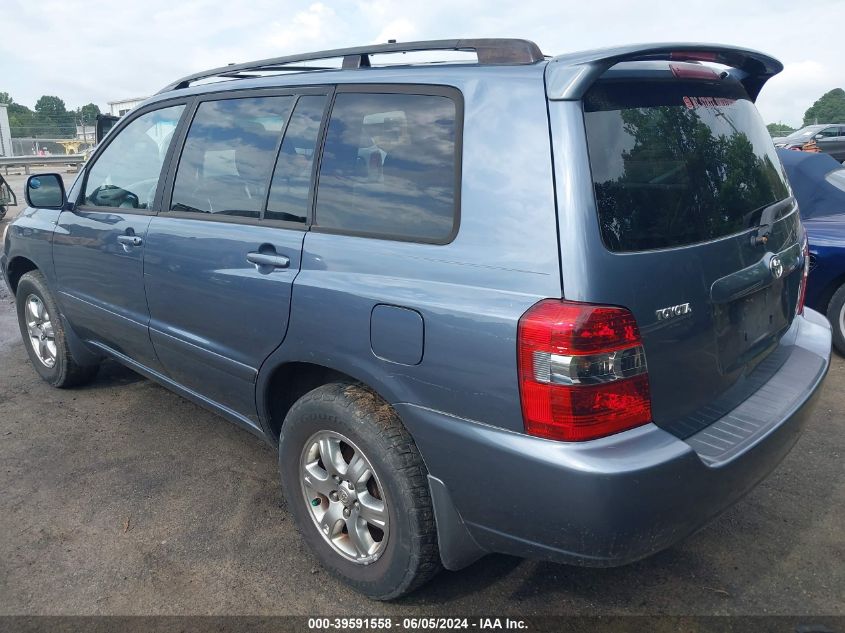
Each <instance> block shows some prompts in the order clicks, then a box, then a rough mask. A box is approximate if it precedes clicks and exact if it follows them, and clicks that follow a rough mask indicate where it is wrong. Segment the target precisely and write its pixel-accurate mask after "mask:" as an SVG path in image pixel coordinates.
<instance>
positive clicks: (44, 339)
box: [15, 270, 99, 388]
mask: <svg viewBox="0 0 845 633" xmlns="http://www.w3.org/2000/svg"><path fill="white" fill-rule="evenodd" d="M15 302H16V304H17V311H18V324H19V325H20V329H21V335H22V336H23V340H24V344H25V345H26V351H27V352H28V353H29V359H30V361H32V365H33V367H35V371H37V372H38V374H39V375H40V376H41V377H42V378H43V379H44V380H45V381H47V382H48V383H50V384H51V385H52V386H54V387H60V388H63V387H73V386H76V385H81V384H83V383H85V382H88V381H90V380H91V379H92V378H93V377H94V376H95V375H96V373H97V369H98V367H99V366H98V365H93V366H91V365H86V366H83V365H80V364H79V363H77V362H76V359H74V357H73V354H72V353H71V351H70V348H69V347H68V344H67V338H66V336H65V329H64V326H63V324H62V319H61V315H60V314H59V307H58V306H57V305H56V301H55V299H54V298H53V294H52V293H51V292H50V289H49V288H48V287H47V282H46V280H45V279H44V275H42V274H41V273H40V272H39V271H37V270H33V271H30V272H28V273H26V274H25V275H24V276H23V277H21V278H20V281H19V282H18V288H17V291H16V292H15Z"/></svg>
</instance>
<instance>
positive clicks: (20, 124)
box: [9, 103, 40, 138]
mask: <svg viewBox="0 0 845 633" xmlns="http://www.w3.org/2000/svg"><path fill="white" fill-rule="evenodd" d="M9 127H10V128H11V132H12V136H13V137H14V138H20V137H29V136H35V135H36V134H39V132H40V124H39V123H38V122H37V121H36V119H35V112H33V111H32V110H30V109H29V108H27V107H26V106H24V105H21V104H19V103H11V104H10V105H9Z"/></svg>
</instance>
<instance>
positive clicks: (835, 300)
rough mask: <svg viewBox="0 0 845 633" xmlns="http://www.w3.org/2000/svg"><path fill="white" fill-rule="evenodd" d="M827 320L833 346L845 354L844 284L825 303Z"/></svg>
mask: <svg viewBox="0 0 845 633" xmlns="http://www.w3.org/2000/svg"><path fill="white" fill-rule="evenodd" d="M827 320H828V321H830V326H831V329H832V331H833V346H834V347H835V348H836V349H837V350H839V353H840V354H843V355H845V285H842V286H840V287H839V290H837V291H836V292H835V293H833V297H831V299H830V303H829V304H828V305H827Z"/></svg>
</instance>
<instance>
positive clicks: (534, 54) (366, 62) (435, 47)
mask: <svg viewBox="0 0 845 633" xmlns="http://www.w3.org/2000/svg"><path fill="white" fill-rule="evenodd" d="M417 51H475V53H476V55H477V56H478V63H479V64H481V65H492V64H501V65H521V64H533V63H535V62H539V61H542V60H543V59H545V58H544V56H543V53H542V52H541V51H540V48H539V47H538V46H537V45H536V44H535V43H534V42H531V41H529V40H518V39H504V38H501V39H493V38H491V39H465V40H429V41H421V42H400V43H397V42H394V41H391V42H389V43H387V44H374V45H371V46H357V47H355V48H337V49H334V50H329V51H318V52H315V53H303V54H300V55H288V56H285V57H273V58H270V59H261V60H258V61H254V62H246V63H243V64H230V65H229V66H222V67H220V68H213V69H211V70H205V71H202V72H199V73H194V74H193V75H188V76H187V77H183V78H182V79H179V80H178V81H175V82H173V83H171V84H168V85H167V86H165V87H164V88H163V89H161V90H160V91H159V92H158V94H161V93H162V92H169V91H170V90H178V89H180V88H187V87H188V86H190V85H191V84H192V83H194V82H196V81H200V80H202V79H209V78H212V77H221V78H225V79H245V78H249V77H254V75H249V74H244V73H250V72H274V71H276V72H282V71H286V72H299V71H304V70H329V68H326V67H323V66H319V67H315V66H292V64H296V63H300V62H308V61H315V60H321V59H333V58H338V57H342V58H343V66H342V68H344V69H358V68H369V67H370V55H378V54H384V53H410V52H417Z"/></svg>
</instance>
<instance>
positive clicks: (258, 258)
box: [246, 252, 290, 268]
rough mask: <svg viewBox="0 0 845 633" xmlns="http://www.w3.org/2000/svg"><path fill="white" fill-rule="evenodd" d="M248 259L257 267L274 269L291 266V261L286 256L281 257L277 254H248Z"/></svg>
mask: <svg viewBox="0 0 845 633" xmlns="http://www.w3.org/2000/svg"><path fill="white" fill-rule="evenodd" d="M246 259H247V261H248V262H251V263H253V264H255V265H256V266H272V267H273V268H287V267H288V266H290V259H289V258H288V257H287V256H285V255H279V254H277V253H258V252H252V253H247V254H246Z"/></svg>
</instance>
